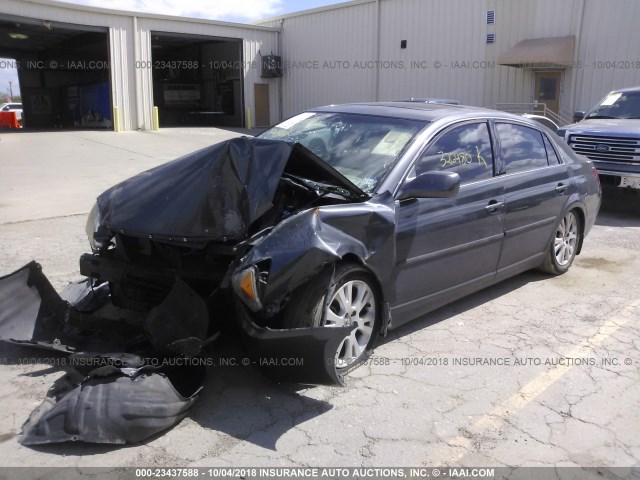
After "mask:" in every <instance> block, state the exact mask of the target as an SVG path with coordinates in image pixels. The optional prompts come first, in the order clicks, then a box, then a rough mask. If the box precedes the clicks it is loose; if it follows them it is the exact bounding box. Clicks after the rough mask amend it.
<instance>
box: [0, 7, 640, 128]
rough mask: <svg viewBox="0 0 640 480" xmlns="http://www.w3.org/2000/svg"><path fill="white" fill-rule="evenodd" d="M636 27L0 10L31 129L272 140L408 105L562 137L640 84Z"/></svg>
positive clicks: (512, 17) (566, 11) (608, 20)
mask: <svg viewBox="0 0 640 480" xmlns="http://www.w3.org/2000/svg"><path fill="white" fill-rule="evenodd" d="M639 16H640V2H637V0H618V1H617V2H615V3H612V2H610V1H608V0H563V1H562V2H558V1H557V0H355V1H351V2H347V3H341V4H336V5H331V6H327V7H323V8H318V9H313V10H307V11H303V12H298V13H293V14H289V15H284V16H282V17H278V18H272V19H268V20H264V21H262V22H259V23H258V24H255V25H248V24H234V23H228V22H220V21H212V20H202V19H193V18H181V17H170V16H164V15H153V14H146V13H145V14H142V13H133V12H123V11H114V10H108V9H102V8H91V7H84V6H78V5H72V4H66V3H62V2H54V1H51V0H3V2H2V4H0V38H1V41H0V57H6V58H11V59H15V62H16V63H17V64H18V67H19V68H18V75H19V81H20V88H21V92H22V96H23V108H24V116H25V118H26V120H25V126H26V127H27V128H30V127H33V128H55V127H61V128H116V129H122V130H136V129H152V128H154V125H156V123H154V119H155V121H156V122H159V125H160V127H170V126H190V125H193V126H203V125H215V126H230V127H233V126H242V125H248V124H250V125H251V126H268V125H273V124H274V123H276V122H278V121H279V120H281V119H283V118H286V117H288V116H291V115H294V114H296V113H298V112H300V111H302V110H305V109H307V108H311V107H315V106H319V105H326V104H332V103H343V102H360V101H384V100H399V99H406V98H412V97H414V98H415V97H445V98H454V99H457V100H459V101H460V102H462V103H465V104H470V105H478V106H486V107H493V108H496V107H497V108H501V109H504V110H511V111H532V110H536V111H542V112H544V114H545V115H547V116H549V117H551V118H553V119H555V120H556V121H558V122H559V123H564V122H568V121H569V120H570V119H571V117H572V112H573V111H574V110H585V109H588V108H589V107H591V106H592V105H593V104H594V103H595V102H596V101H597V100H598V99H600V98H601V97H603V96H604V94H606V93H607V92H608V91H610V90H612V89H614V88H620V87H628V86H634V85H639V84H640V56H639V55H638V50H637V46H638V45H640V32H638V30H637V28H635V19H636V18H638V17H639ZM0 67H1V66H0ZM154 107H156V108H155V109H154ZM154 112H155V113H154Z"/></svg>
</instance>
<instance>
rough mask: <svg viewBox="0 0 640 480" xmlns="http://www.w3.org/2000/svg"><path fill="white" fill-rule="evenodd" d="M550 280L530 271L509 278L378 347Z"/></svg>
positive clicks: (416, 322) (428, 316)
mask: <svg viewBox="0 0 640 480" xmlns="http://www.w3.org/2000/svg"><path fill="white" fill-rule="evenodd" d="M549 278H550V275H548V274H546V273H542V272H538V271H537V270H530V271H528V272H524V273H521V274H520V275H517V276H515V277H512V278H508V279H506V280H503V281H502V282H500V283H497V284H496V285H492V286H490V287H487V288H485V289H484V290H480V291H479V292H476V293H473V294H471V295H469V296H466V297H464V298H462V299H460V300H457V301H455V302H453V303H450V304H448V305H445V306H443V307H440V308H438V309H437V310H434V311H433V312H430V313H428V314H426V315H423V316H422V317H418V318H417V319H415V320H412V321H410V322H408V323H407V324H406V325H403V326H401V327H398V328H397V329H396V330H391V331H390V332H389V333H388V335H387V336H386V337H384V338H382V339H380V340H378V345H383V344H385V343H388V342H392V341H394V340H396V339H398V338H402V337H404V336H406V335H410V334H411V333H414V332H416V331H418V330H422V329H424V328H427V327H429V326H431V325H435V324H437V323H440V322H442V321H444V320H448V319H450V318H452V317H454V316H456V315H459V314H461V313H463V312H466V311H467V310H471V309H472V308H475V307H478V306H480V305H483V304H485V303H488V302H490V301H492V300H495V299H496V298H499V297H501V296H503V295H506V294H508V293H511V292H513V291H515V290H518V289H519V288H521V287H523V286H525V285H527V284H529V283H534V282H543V281H545V280H548V279H549Z"/></svg>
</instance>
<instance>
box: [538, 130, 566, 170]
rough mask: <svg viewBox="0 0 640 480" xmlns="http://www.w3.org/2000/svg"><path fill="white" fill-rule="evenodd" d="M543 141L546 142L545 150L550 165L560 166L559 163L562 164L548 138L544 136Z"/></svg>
mask: <svg viewBox="0 0 640 480" xmlns="http://www.w3.org/2000/svg"><path fill="white" fill-rule="evenodd" d="M542 139H543V140H544V148H545V149H546V150H547V159H548V160H549V165H558V164H559V163H562V162H561V161H560V158H559V157H558V154H557V153H556V151H555V149H554V148H553V146H552V145H551V142H550V141H549V139H548V138H547V136H546V135H542Z"/></svg>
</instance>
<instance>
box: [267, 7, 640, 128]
mask: <svg viewBox="0 0 640 480" xmlns="http://www.w3.org/2000/svg"><path fill="white" fill-rule="evenodd" d="M487 10H495V12H496V23H495V24H493V25H487V23H486V12H487ZM639 17H640V2H638V1H637V0H617V1H616V2H611V1H610V0H562V1H558V0H359V1H355V2H350V3H346V4H340V5H336V6H333V7H331V6H330V7H325V8H320V9H316V10H310V11H308V12H303V13H297V14H291V15H286V16H283V17H280V18H276V19H270V20H268V21H266V22H263V23H262V24H263V25H270V26H281V28H282V54H283V57H284V62H285V77H284V79H283V87H284V95H283V107H284V108H283V113H284V116H285V117H287V116H290V115H293V114H295V113H297V112H299V111H301V110H304V109H307V108H310V107H314V106H319V105H326V104H331V103H337V102H353V101H374V100H395V99H401V98H407V97H422V96H426V97H450V98H456V99H459V100H461V101H462V102H464V103H467V104H471V105H478V106H488V107H492V106H495V105H496V104H497V103H507V102H513V103H529V102H532V101H533V94H534V85H533V80H534V74H533V70H531V69H522V68H514V67H507V66H500V65H498V64H497V59H498V57H499V56H500V54H502V53H503V52H505V51H507V50H508V49H510V48H511V47H513V46H514V45H516V44H517V43H518V42H520V41H521V40H525V39H530V38H542V37H560V36H568V35H574V36H575V37H576V54H575V60H576V61H579V62H580V67H579V68H575V69H571V68H569V69H565V70H563V73H562V78H561V111H562V113H564V114H565V115H570V114H571V112H573V111H574V110H578V109H582V110H584V109H588V108H589V107H591V106H592V105H593V104H594V103H595V102H596V101H598V100H599V99H600V98H601V97H602V96H603V95H604V94H606V93H607V92H608V91H610V90H612V89H614V88H620V87H628V86H634V85H640V63H638V62H639V61H640V56H639V55H638V51H639V50H638V48H639V47H640V30H639V29H638V28H637V27H636V26H635V25H634V24H635V23H636V21H637V18H639ZM487 33H495V34H496V42H495V43H493V44H487V43H486V34H487ZM401 40H407V48H406V49H401V48H400V41H401ZM310 59H311V60H316V61H319V62H320V63H319V65H320V66H315V67H313V68H311V69H305V68H302V67H300V66H296V65H295V62H298V61H305V60H310ZM354 59H362V60H380V61H381V62H386V65H387V67H385V65H384V64H383V65H382V68H366V69H364V70H363V69H358V68H353V60H354ZM340 60H343V61H344V60H352V62H351V66H350V68H346V69H345V68H342V69H338V68H322V67H323V64H324V62H325V61H326V62H335V61H340ZM611 61H616V62H615V63H616V65H613V66H612V65H607V63H606V62H609V63H611ZM413 62H418V63H413ZM436 62H439V64H437V63H436ZM600 62H605V63H604V64H602V63H600ZM399 63H401V65H399Z"/></svg>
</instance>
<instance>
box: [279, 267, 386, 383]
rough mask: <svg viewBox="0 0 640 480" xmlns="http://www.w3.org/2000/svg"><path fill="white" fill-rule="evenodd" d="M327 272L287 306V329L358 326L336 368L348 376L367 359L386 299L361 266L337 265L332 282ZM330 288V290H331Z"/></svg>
mask: <svg viewBox="0 0 640 480" xmlns="http://www.w3.org/2000/svg"><path fill="white" fill-rule="evenodd" d="M331 273H332V272H330V271H329V272H326V273H324V274H322V275H319V276H318V277H316V278H315V279H314V280H312V281H311V282H309V283H308V284H306V285H305V286H303V287H302V288H300V289H298V291H296V293H295V294H294V299H293V300H292V301H291V303H290V304H289V305H288V306H287V309H286V311H285V314H284V318H283V326H284V328H309V327H320V326H325V327H327V328H332V327H342V326H350V325H356V328H355V329H354V330H353V331H352V332H351V333H350V334H349V335H348V336H347V337H345V338H344V340H343V341H342V342H341V344H340V346H339V347H338V351H337V352H336V357H335V361H336V368H337V370H338V371H339V372H340V373H341V374H344V373H346V372H348V371H351V370H353V369H354V368H355V367H356V366H358V365H360V364H361V363H362V362H363V361H364V360H366V358H367V354H366V353H367V351H369V350H370V349H371V348H372V346H373V344H374V343H375V341H376V339H377V336H378V332H379V331H380V323H381V319H382V300H381V297H380V294H379V292H378V288H377V285H376V283H375V282H374V281H373V280H372V278H371V275H370V274H369V273H368V272H367V270H365V269H364V268H362V267H361V266H359V265H355V264H352V263H345V264H340V265H337V266H336V269H335V273H334V274H333V281H332V282H331ZM327 285H328V288H327Z"/></svg>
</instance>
